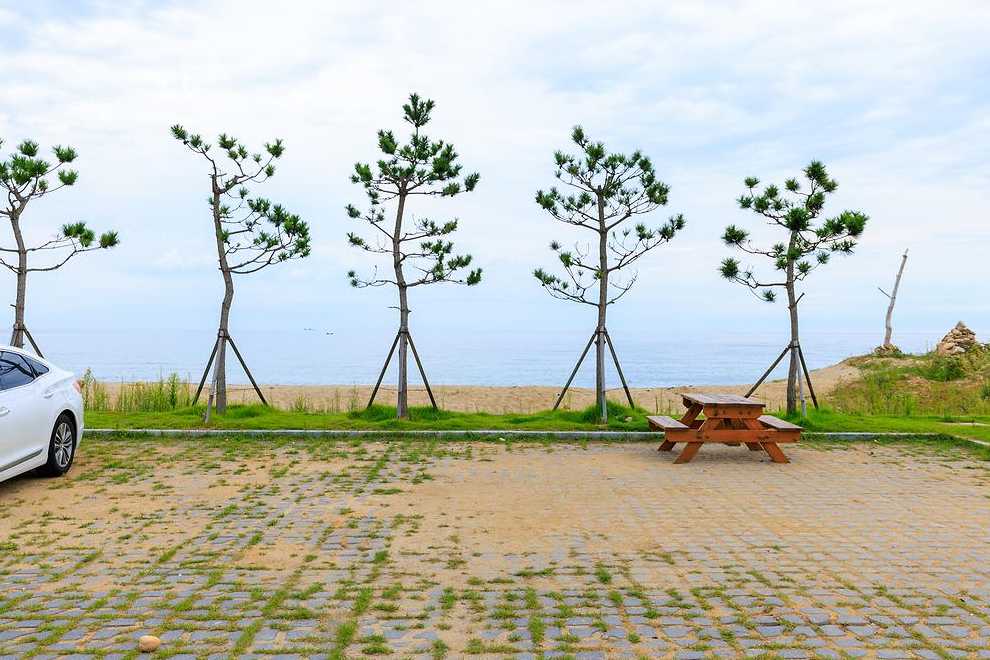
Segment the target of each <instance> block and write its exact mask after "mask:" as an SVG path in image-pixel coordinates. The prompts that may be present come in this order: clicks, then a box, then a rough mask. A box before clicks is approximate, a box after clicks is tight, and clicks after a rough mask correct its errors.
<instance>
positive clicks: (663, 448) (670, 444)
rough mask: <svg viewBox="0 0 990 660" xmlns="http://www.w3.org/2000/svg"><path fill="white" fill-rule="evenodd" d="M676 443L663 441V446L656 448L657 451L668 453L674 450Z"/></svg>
mask: <svg viewBox="0 0 990 660" xmlns="http://www.w3.org/2000/svg"><path fill="white" fill-rule="evenodd" d="M675 444H677V443H674V442H671V441H670V440H664V441H663V444H662V445H660V446H659V447H658V448H657V451H670V450H671V449H673V448H674V445H675Z"/></svg>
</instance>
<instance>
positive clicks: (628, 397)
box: [604, 329, 636, 408]
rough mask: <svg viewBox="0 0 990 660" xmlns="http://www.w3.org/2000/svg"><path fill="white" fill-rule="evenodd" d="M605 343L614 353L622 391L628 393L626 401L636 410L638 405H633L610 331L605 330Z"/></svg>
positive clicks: (613, 358)
mask: <svg viewBox="0 0 990 660" xmlns="http://www.w3.org/2000/svg"><path fill="white" fill-rule="evenodd" d="M604 332H605V341H606V342H608V350H609V352H610V353H612V362H614V363H615V370H616V371H617V372H619V380H620V381H621V382H622V389H624V390H625V391H626V399H627V400H628V401H629V407H630V408H635V407H636V404H635V403H633V398H632V394H631V393H630V392H629V385H627V384H626V377H625V375H623V373H622V367H620V366H619V356H618V355H616V354H615V346H614V345H613V344H612V337H610V336H609V334H608V329H606V330H604Z"/></svg>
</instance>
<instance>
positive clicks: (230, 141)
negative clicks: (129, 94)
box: [171, 125, 310, 416]
mask: <svg viewBox="0 0 990 660" xmlns="http://www.w3.org/2000/svg"><path fill="white" fill-rule="evenodd" d="M171 130H172V137H174V138H175V139H176V140H178V141H180V142H181V143H182V144H183V145H185V146H186V147H187V148H188V149H189V150H190V151H191V152H193V153H194V154H197V155H199V156H201V157H202V158H203V159H204V160H205V161H206V162H207V168H206V169H207V173H208V175H209V177H210V196H209V197H208V198H207V203H208V205H209V207H210V215H211V216H212V220H213V234H214V237H215V238H216V245H217V260H218V263H219V267H220V274H221V275H222V276H223V284H224V296H223V300H222V302H221V303H220V323H219V328H218V330H217V340H216V342H215V343H214V344H213V352H212V353H211V354H210V359H209V361H208V362H207V365H206V370H205V371H204V372H203V377H202V379H201V380H200V383H199V389H198V390H197V391H196V399H197V400H198V399H199V395H200V392H201V391H202V389H203V384H204V383H205V381H206V376H207V373H209V370H210V365H213V380H212V383H211V388H210V391H211V398H212V396H213V395H215V396H216V410H217V412H218V413H220V414H223V413H224V412H226V410H227V371H226V347H227V344H230V346H231V348H233V349H234V355H235V356H236V357H237V359H238V360H239V361H240V363H241V366H242V367H243V368H244V371H245V372H246V373H247V375H248V378H249V379H250V380H251V384H252V385H253V386H254V389H255V391H256V392H257V393H258V396H259V398H261V400H262V402H264V403H267V402H266V401H265V397H264V395H263V394H262V393H261V389H260V388H259V387H258V384H257V383H256V382H255V380H254V376H253V375H252V374H251V372H250V371H249V370H248V367H247V364H246V363H245V362H244V359H243V358H242V356H241V354H240V351H238V350H237V345H236V344H235V343H234V340H233V339H232V338H231V336H230V332H229V327H230V308H231V303H232V302H233V300H234V277H233V276H234V275H249V274H251V273H257V272H258V271H260V270H263V269H265V268H267V267H268V266H271V265H274V264H279V263H282V262H285V261H288V260H290V259H300V258H303V257H307V256H309V252H310V238H309V225H308V224H306V222H305V221H304V220H302V219H301V218H300V217H299V216H298V215H296V214H294V213H290V212H289V211H287V210H286V209H285V207H283V206H281V205H280V204H273V203H272V202H270V201H269V200H267V199H265V198H263V197H251V192H250V191H249V190H248V188H247V187H246V186H247V184H250V183H255V184H257V183H264V182H265V181H267V180H268V179H270V178H272V177H273V176H274V175H275V161H276V160H278V159H279V158H281V156H282V154H283V153H285V147H284V146H283V144H282V141H281V140H275V141H274V142H271V143H269V144H266V145H265V154H264V155H263V154H261V153H250V152H249V151H248V149H247V147H245V146H244V145H243V144H241V142H239V141H238V140H237V138H234V137H231V136H230V135H227V134H226V133H223V134H221V135H220V136H219V137H218V138H217V147H219V149H218V150H217V151H213V145H211V144H207V143H206V142H205V141H204V140H203V138H202V137H200V136H199V135H196V134H192V135H190V134H189V133H188V132H187V131H186V129H185V128H183V127H182V126H180V125H175V126H173V127H172V129H171ZM209 409H210V405H209V404H208V405H207V416H209Z"/></svg>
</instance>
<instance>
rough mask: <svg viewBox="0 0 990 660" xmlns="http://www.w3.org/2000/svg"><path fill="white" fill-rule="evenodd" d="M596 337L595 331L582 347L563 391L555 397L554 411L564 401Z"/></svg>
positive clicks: (596, 331) (596, 332)
mask: <svg viewBox="0 0 990 660" xmlns="http://www.w3.org/2000/svg"><path fill="white" fill-rule="evenodd" d="M596 337H598V330H597V329H596V330H595V331H594V332H593V333H591V339H589V340H588V345H587V346H585V347H584V351H582V352H581V357H579V358H578V361H577V364H575V365H574V371H572V372H571V377H570V378H568V379H567V382H566V383H565V384H564V389H562V390H561V391H560V395H559V396H558V397H557V402H556V403H554V404H553V409H554V410H556V409H557V408H558V407H559V406H560V402H561V401H563V400H564V395H565V394H567V388H568V387H570V386H571V381H573V380H574V376H575V375H576V374H577V372H578V369H580V368H581V363H582V362H584V357H585V356H586V355H587V354H588V351H589V350H590V349H591V345H592V344H593V343H594V342H595V338H596Z"/></svg>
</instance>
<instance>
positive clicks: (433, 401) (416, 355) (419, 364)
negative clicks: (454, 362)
mask: <svg viewBox="0 0 990 660" xmlns="http://www.w3.org/2000/svg"><path fill="white" fill-rule="evenodd" d="M406 339H408V340H409V348H411V349H412V353H413V358H415V359H416V366H417V367H419V375H420V376H422V377H423V384H424V385H426V393H427V394H429V395H430V403H431V404H433V409H434V410H436V409H437V400H436V399H434V398H433V390H431V389H430V381H429V380H427V378H426V370H425V369H423V363H422V362H420V360H419V352H418V351H417V350H416V344H415V343H413V338H412V334H411V333H410V332H409V331H408V330H407V331H406Z"/></svg>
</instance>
